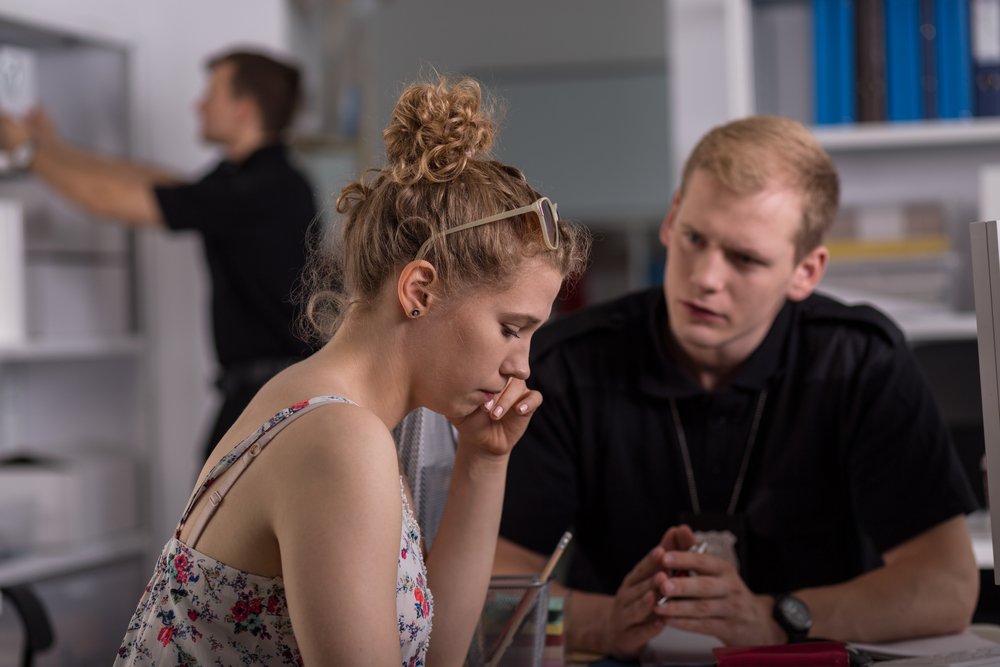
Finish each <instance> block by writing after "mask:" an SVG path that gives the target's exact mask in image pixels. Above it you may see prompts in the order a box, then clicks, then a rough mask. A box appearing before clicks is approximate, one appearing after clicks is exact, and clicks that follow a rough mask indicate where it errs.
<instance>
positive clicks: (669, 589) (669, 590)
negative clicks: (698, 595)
mask: <svg viewBox="0 0 1000 667" xmlns="http://www.w3.org/2000/svg"><path fill="white" fill-rule="evenodd" d="M663 590H664V591H666V593H667V595H670V594H671V593H673V592H674V591H676V590H677V587H676V586H674V585H673V583H672V582H669V581H668V582H667V583H665V584H664V585H663Z"/></svg>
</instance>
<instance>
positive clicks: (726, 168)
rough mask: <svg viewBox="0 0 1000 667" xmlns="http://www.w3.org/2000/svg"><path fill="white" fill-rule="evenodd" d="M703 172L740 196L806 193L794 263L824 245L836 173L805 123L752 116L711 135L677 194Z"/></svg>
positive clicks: (836, 194)
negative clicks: (788, 190) (781, 190)
mask: <svg viewBox="0 0 1000 667" xmlns="http://www.w3.org/2000/svg"><path fill="white" fill-rule="evenodd" d="M696 170H702V171H704V172H706V173H707V174H709V175H710V176H712V177H713V178H715V179H716V180H717V181H718V182H719V183H721V184H722V185H723V186H725V187H726V188H728V189H730V190H732V191H733V192H735V193H737V194H753V193H756V192H760V191H761V190H763V189H764V188H765V187H767V186H768V185H773V184H784V185H788V186H790V187H792V188H794V189H796V190H798V191H799V192H800V193H801V195H802V223H801V225H800V227H799V231H798V233H797V234H796V238H795V258H796V261H797V260H799V259H801V258H802V257H804V256H805V255H806V254H807V253H809V251H811V250H813V249H814V248H816V247H817V246H819V245H820V244H821V243H822V242H823V236H824V234H826V232H827V230H828V229H829V228H830V226H831V225H833V221H834V218H835V217H836V215H837V206H838V204H839V201H840V179H839V177H838V176H837V169H836V167H835V166H834V164H833V161H832V160H831V159H830V156H829V155H827V153H826V151H824V150H823V147H822V146H820V145H819V142H818V141H816V138H815V137H813V135H812V134H811V133H810V132H809V130H808V129H807V128H806V127H805V126H804V125H802V124H801V123H799V122H797V121H794V120H792V119H790V118H784V117H782V116H749V117H747V118H742V119H739V120H734V121H731V122H729V123H726V124H725V125H720V126H718V127H715V128H713V129H712V130H711V131H709V132H708V134H706V135H705V136H704V137H702V138H701V140H700V141H699V142H698V145H697V146H695V148H694V150H693V151H692V152H691V154H690V155H689V156H688V159H687V161H686V162H685V163H684V172H683V174H682V176H681V186H680V191H679V194H680V196H681V197H683V196H684V190H685V188H686V187H687V184H688V182H689V181H690V179H691V176H692V174H693V173H694V172H695V171H696Z"/></svg>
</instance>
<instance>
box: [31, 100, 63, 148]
mask: <svg viewBox="0 0 1000 667" xmlns="http://www.w3.org/2000/svg"><path fill="white" fill-rule="evenodd" d="M24 125H25V128H26V130H27V132H28V136H29V137H31V139H32V140H33V141H34V142H35V143H37V144H43V145H51V144H56V143H59V139H60V138H59V131H58V130H57V129H56V125H55V123H53V122H52V118H51V117H50V116H49V114H48V113H47V112H46V111H45V109H43V108H42V107H34V108H33V109H32V110H31V111H29V112H28V115H27V116H25V118H24Z"/></svg>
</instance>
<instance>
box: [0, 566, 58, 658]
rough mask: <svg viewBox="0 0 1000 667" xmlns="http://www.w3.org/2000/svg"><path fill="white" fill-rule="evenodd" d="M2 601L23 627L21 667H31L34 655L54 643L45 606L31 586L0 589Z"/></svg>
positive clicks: (50, 623)
mask: <svg viewBox="0 0 1000 667" xmlns="http://www.w3.org/2000/svg"><path fill="white" fill-rule="evenodd" d="M0 594H2V596H3V600H4V601H5V602H7V603H9V604H10V605H11V606H12V607H13V608H14V609H16V610H17V613H18V615H19V616H20V617H21V624H22V626H23V627H24V646H23V648H22V651H21V667H31V664H32V662H33V661H34V658H35V653H36V652H38V651H44V650H45V649H47V648H49V647H51V646H52V644H54V643H55V634H54V633H53V631H52V622H51V621H50V620H49V615H48V613H47V612H46V611H45V605H43V604H42V601H41V600H40V599H38V596H37V595H35V592H34V591H33V590H32V589H31V586H27V585H23V586H5V587H3V588H0Z"/></svg>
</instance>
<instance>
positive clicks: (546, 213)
mask: <svg viewBox="0 0 1000 667" xmlns="http://www.w3.org/2000/svg"><path fill="white" fill-rule="evenodd" d="M525 213H534V214H535V217H536V218H538V225H539V227H541V228H542V240H544V241H545V247H547V248H548V249H549V250H555V249H556V248H558V247H559V211H558V207H557V206H556V205H555V204H553V203H552V202H551V201H550V200H549V198H548V197H541V198H540V199H536V200H535V201H533V202H531V203H530V204H528V205H527V206H522V207H521V208H515V209H512V210H510V211H504V212H503V213H497V214H496V215H491V216H489V217H488V218H480V219H479V220H473V221H472V222H466V223H465V224H461V225H458V226H457V227H452V228H451V229H446V230H444V231H443V232H442V233H441V236H442V237H445V236H448V234H454V233H455V232H460V231H462V230H465V229H472V228H473V227H478V226H479V225H488V224H489V223H491V222H497V221H499V220H506V219H508V218H515V217H517V216H519V215H522V214H525ZM433 241H434V236H433V235H432V236H431V237H430V238H429V239H427V240H426V241H424V244H423V245H422V246H420V250H418V251H417V259H420V258H422V257H423V256H424V252H426V251H427V248H429V247H430V245H431V243H432V242H433Z"/></svg>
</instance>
